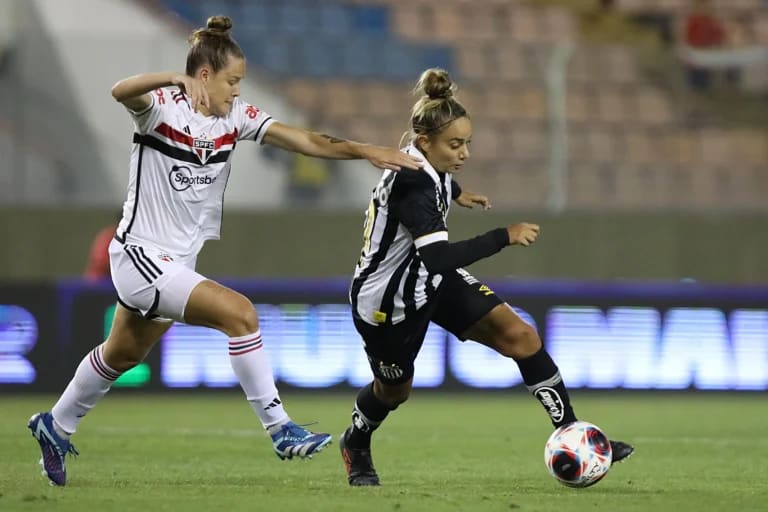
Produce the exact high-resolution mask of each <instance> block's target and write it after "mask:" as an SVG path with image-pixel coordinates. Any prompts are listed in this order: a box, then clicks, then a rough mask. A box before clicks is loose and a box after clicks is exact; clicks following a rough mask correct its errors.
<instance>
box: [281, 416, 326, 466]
mask: <svg viewBox="0 0 768 512" xmlns="http://www.w3.org/2000/svg"><path fill="white" fill-rule="evenodd" d="M271 437H272V446H273V447H274V449H275V453H276V454H277V456H278V457H280V460H285V459H292V458H293V457H294V456H296V457H300V458H302V459H304V458H309V459H311V458H312V455H314V454H315V453H317V452H319V451H320V450H322V449H323V448H325V447H326V446H328V445H329V444H330V443H331V435H330V434H316V433H314V432H310V431H309V430H306V429H304V428H303V427H301V426H299V425H297V424H295V423H294V422H292V421H289V422H288V423H286V424H285V425H283V426H282V428H280V430H279V431H278V432H276V433H274V434H272V436H271Z"/></svg>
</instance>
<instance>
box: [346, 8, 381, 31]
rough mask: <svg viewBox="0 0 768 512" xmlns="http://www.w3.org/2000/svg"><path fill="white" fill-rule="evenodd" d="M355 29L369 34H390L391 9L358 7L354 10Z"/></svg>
mask: <svg viewBox="0 0 768 512" xmlns="http://www.w3.org/2000/svg"><path fill="white" fill-rule="evenodd" d="M353 13H354V26H355V29H357V30H359V31H361V32H365V33H368V34H386V33H388V32H389V9H388V8H387V7H385V6H380V5H358V6H356V7H355V8H354V11H353Z"/></svg>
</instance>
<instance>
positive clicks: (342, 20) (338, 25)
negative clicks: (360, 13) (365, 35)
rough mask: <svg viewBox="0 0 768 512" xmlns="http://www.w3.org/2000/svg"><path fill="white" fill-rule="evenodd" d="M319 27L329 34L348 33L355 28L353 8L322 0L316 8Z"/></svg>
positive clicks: (321, 30)
mask: <svg viewBox="0 0 768 512" xmlns="http://www.w3.org/2000/svg"><path fill="white" fill-rule="evenodd" d="M316 15H317V16H316V19H317V29H318V30H319V31H320V32H321V33H323V34H327V35H347V34H348V33H350V32H352V30H353V28H354V15H353V8H351V7H347V6H344V5H340V4H337V3H326V2H322V3H321V5H319V6H318V7H317V10H316Z"/></svg>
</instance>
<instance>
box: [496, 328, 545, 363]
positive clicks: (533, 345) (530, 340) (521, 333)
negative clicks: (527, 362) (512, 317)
mask: <svg viewBox="0 0 768 512" xmlns="http://www.w3.org/2000/svg"><path fill="white" fill-rule="evenodd" d="M494 348H495V349H496V351H497V352H499V353H500V354H501V355H503V356H504V357H511V358H513V359H522V358H524V357H528V356H531V355H533V354H535V353H536V352H537V351H538V350H539V349H540V348H541V338H539V334H538V333H537V332H536V329H534V328H533V327H531V326H530V325H528V324H526V323H525V322H516V323H515V324H514V325H510V326H508V327H507V328H505V329H504V330H503V331H501V333H500V334H499V335H498V336H497V339H496V342H495V343H494Z"/></svg>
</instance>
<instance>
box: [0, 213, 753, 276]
mask: <svg viewBox="0 0 768 512" xmlns="http://www.w3.org/2000/svg"><path fill="white" fill-rule="evenodd" d="M114 214H115V212H114V211H111V210H99V211H94V210H58V209H31V208H18V209H9V208H5V209H0V240H2V246H3V248H2V251H0V279H33V280H37V279H43V280H45V279H53V278H58V277H64V276H77V275H79V274H80V273H81V272H82V269H83V267H84V265H85V260H86V257H87V254H88V250H89V247H90V243H91V240H92V237H93V235H94V234H95V233H96V232H97V231H98V230H99V229H100V228H101V227H103V226H104V225H107V224H108V223H109V222H110V221H111V219H112V217H113V216H114ZM520 220H529V221H535V222H538V223H539V224H541V226H542V234H541V238H540V240H539V242H538V243H537V244H536V245H535V246H534V247H532V248H529V249H522V248H509V249H507V250H506V251H503V252H502V253H500V254H498V255H496V256H494V257H492V258H490V259H487V260H485V261H481V262H479V263H476V264H475V265H473V266H472V267H471V270H472V272H473V273H474V274H475V275H477V276H478V277H480V278H486V279H490V278H503V277H516V278H549V277H551V278H573V279H595V280H605V279H644V280H648V279H651V280H653V279H667V280H668V279H672V280H678V279H685V278H692V279H696V280H700V281H704V282H717V283H726V282H730V283H745V284H749V283H768V264H766V255H767V254H768V230H766V229H765V217H764V216H760V215H746V214H745V215H669V214H664V215H661V214H658V215H651V214H645V215H641V214H616V213H611V214H601V213H578V214H576V213H570V214H568V215H563V216H554V215H551V214H539V213H523V212H521V213H502V212H493V213H491V212H486V213H480V212H458V211H454V212H453V213H452V214H451V218H450V219H449V221H450V229H451V240H454V241H457V240H461V239H464V238H468V237H471V236H474V235H477V234H480V233H483V232H485V231H487V230H488V229H491V228H494V227H497V226H503V225H506V224H507V223H508V222H514V221H520ZM362 222H363V214H362V212H360V213H335V212H317V211H293V212H289V213H265V212H261V213H242V212H233V211H229V212H227V213H225V215H224V225H223V231H222V240H221V241H218V242H210V243H209V244H208V245H207V246H206V247H205V248H204V249H203V252H202V253H201V256H200V259H199V264H198V269H199V270H200V271H201V272H202V273H204V274H206V275H210V276H211V277H215V276H220V277H229V276H231V277H310V276H316V277H332V276H348V275H351V273H352V270H353V268H354V265H355V262H356V259H357V255H358V254H359V251H360V247H361V240H362Z"/></svg>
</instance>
